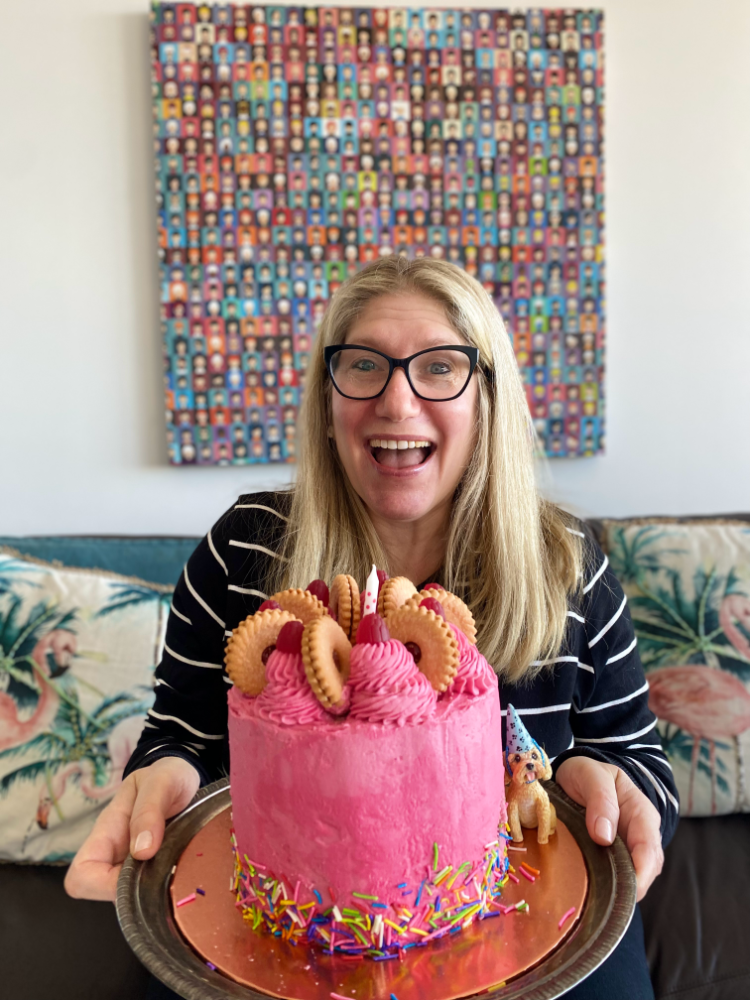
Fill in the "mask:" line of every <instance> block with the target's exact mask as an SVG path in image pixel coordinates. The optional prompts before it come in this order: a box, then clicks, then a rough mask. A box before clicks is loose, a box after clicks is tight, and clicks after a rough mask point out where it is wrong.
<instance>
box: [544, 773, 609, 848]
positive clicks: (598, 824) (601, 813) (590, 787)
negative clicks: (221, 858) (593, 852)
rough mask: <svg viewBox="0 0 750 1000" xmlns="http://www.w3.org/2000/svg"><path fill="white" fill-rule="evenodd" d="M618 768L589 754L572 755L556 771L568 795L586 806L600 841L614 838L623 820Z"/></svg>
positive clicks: (594, 835)
mask: <svg viewBox="0 0 750 1000" xmlns="http://www.w3.org/2000/svg"><path fill="white" fill-rule="evenodd" d="M618 770H619V768H616V767H614V766H613V765H611V764H604V763H602V762H601V761H598V760H592V759H591V758H590V757H569V758H568V760H565V761H563V763H562V764H561V765H560V767H559V768H558V771H557V781H558V783H559V784H560V785H561V786H562V787H563V788H564V790H565V791H566V792H567V793H568V795H569V796H570V797H571V798H572V799H573V800H574V801H575V802H578V804H579V805H582V806H585V808H586V828H587V830H588V831H589V835H590V836H591V839H592V840H593V841H594V842H595V843H597V844H603V845H605V846H606V845H608V844H611V843H612V841H613V840H614V839H615V833H616V832H617V827H618V824H619V820H620V807H619V805H618V801H617V790H616V787H615V773H614V772H616V771H618Z"/></svg>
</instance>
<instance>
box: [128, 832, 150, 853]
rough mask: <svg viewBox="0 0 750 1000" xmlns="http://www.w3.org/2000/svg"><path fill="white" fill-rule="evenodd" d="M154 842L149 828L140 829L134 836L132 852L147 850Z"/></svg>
mask: <svg viewBox="0 0 750 1000" xmlns="http://www.w3.org/2000/svg"><path fill="white" fill-rule="evenodd" d="M153 842H154V838H153V834H152V833H151V831H150V830H141V832H140V833H139V834H138V836H137V837H136V838H135V848H134V849H133V854H139V853H140V852H141V851H147V850H148V849H149V847H151V845H152V844H153Z"/></svg>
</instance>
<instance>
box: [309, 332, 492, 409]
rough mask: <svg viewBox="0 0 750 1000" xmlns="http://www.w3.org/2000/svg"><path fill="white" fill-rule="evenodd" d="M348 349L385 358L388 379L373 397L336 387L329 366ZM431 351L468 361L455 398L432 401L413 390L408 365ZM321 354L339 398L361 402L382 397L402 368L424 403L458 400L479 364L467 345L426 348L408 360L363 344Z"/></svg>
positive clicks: (475, 351)
mask: <svg viewBox="0 0 750 1000" xmlns="http://www.w3.org/2000/svg"><path fill="white" fill-rule="evenodd" d="M350 348H351V349H352V350H359V351H369V352H370V353H371V354H378V355H380V357H381V358H385V360H386V361H387V362H388V366H389V371H388V378H387V379H386V380H385V384H384V386H383V388H382V389H381V390H380V392H376V393H375V395H374V396H348V395H347V394H346V393H345V392H342V391H341V389H339V387H338V386H337V385H336V379H335V377H334V374H333V372H332V371H331V364H332V362H333V358H334V355H335V354H337V353H338V352H339V351H345V350H349V349H350ZM433 351H457V352H458V353H459V354H464V355H466V357H467V358H468V359H469V374H468V375H467V377H466V382H465V383H464V387H463V389H461V391H460V392H457V393H456V395H455V396H445V397H444V398H441V399H433V398H431V397H430V396H423V395H422V394H421V393H420V392H417V390H416V389H415V388H414V384H413V382H412V380H411V377H410V376H409V364H410V363H411V362H412V361H413V360H414V358H418V357H420V355H422V354H430V353H432V352H433ZM323 353H324V356H325V363H326V371H327V372H328V377H329V378H330V380H331V384H332V385H333V388H334V389H335V390H336V392H337V393H338V394H339V395H340V396H343V397H344V399H356V400H360V401H362V402H364V401H365V400H369V399H377V398H378V397H379V396H382V395H383V393H384V392H385V390H386V389H387V388H388V384H389V382H390V381H391V379H392V378H393V373H394V371H395V370H396V369H397V368H402V369H403V372H404V375H405V376H406V381H407V382H408V383H409V388H410V389H411V391H412V392H413V393H414V395H415V396H416V397H417V398H418V399H423V400H424V401H425V402H426V403H450V402H451V401H452V400H454V399H458V397H459V396H461V395H463V393H465V392H466V390H467V389H468V387H469V382H471V377H472V375H473V374H474V372H475V370H476V369H477V366H478V364H479V348H478V347H469V346H468V344H442V345H440V344H439V345H437V346H436V347H427V348H426V349H425V350H424V351H417V353H416V354H411V355H410V356H409V357H408V358H392V357H391V356H390V354H384V353H383V351H378V350H376V349H375V348H374V347H367V346H366V345H365V344H329V346H328V347H326V348H325V350H324V352H323ZM480 371H482V369H480Z"/></svg>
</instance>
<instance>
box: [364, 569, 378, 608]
mask: <svg viewBox="0 0 750 1000" xmlns="http://www.w3.org/2000/svg"><path fill="white" fill-rule="evenodd" d="M377 610H378V571H377V568H376V567H375V566H374V565H373V567H372V569H371V571H370V575H369V576H368V577H367V583H366V585H365V607H364V611H363V617H364V615H374V614H375V613H376V611H377Z"/></svg>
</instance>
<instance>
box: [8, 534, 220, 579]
mask: <svg viewBox="0 0 750 1000" xmlns="http://www.w3.org/2000/svg"><path fill="white" fill-rule="evenodd" d="M199 541H200V539H199V538H178V537H174V538H172V537H160V536H156V535H155V536H153V537H143V536H128V535H122V536H120V535H32V536H24V537H22V536H19V537H17V538H14V537H0V545H7V546H10V547H11V548H14V549H16V550H17V551H18V552H21V553H22V554H24V555H28V556H32V557H33V558H34V559H42V560H44V561H45V562H53V561H55V560H57V561H58V562H61V563H63V564H64V565H65V566H81V567H84V568H85V569H104V570H108V571H109V572H111V573H122V575H123V576H137V577H140V579H141V580H150V581H151V582H152V583H165V584H169V585H171V586H174V585H175V584H176V583H177V580H178V578H179V576H180V573H181V572H182V567H183V566H184V565H185V563H186V562H187V560H188V557H189V556H190V555H191V553H192V552H193V549H194V548H195V547H196V545H197V544H198V542H199Z"/></svg>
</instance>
